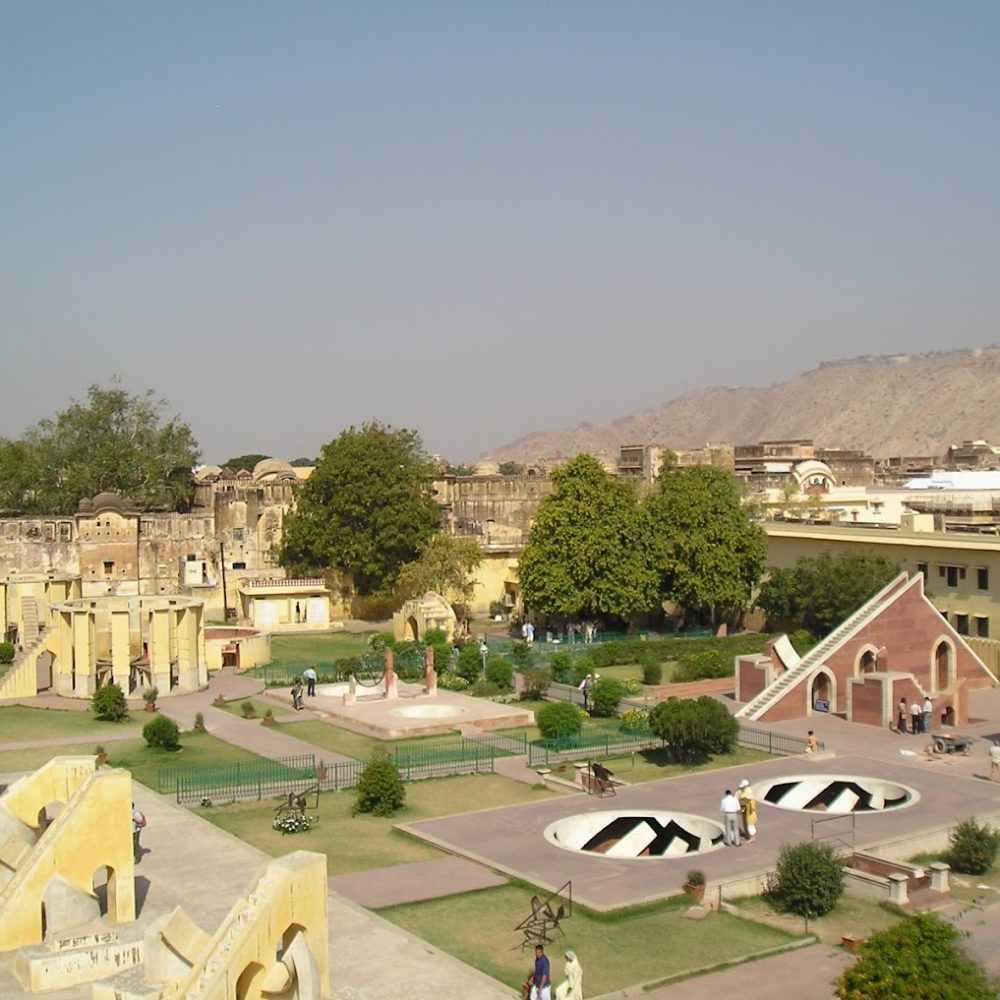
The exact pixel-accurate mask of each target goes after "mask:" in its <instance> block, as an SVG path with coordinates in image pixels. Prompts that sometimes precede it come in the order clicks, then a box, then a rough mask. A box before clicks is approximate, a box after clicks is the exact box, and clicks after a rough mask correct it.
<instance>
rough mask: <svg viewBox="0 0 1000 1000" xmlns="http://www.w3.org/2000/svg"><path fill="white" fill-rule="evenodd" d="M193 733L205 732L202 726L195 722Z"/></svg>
mask: <svg viewBox="0 0 1000 1000" xmlns="http://www.w3.org/2000/svg"><path fill="white" fill-rule="evenodd" d="M194 731H195V732H196V733H204V732H205V731H206V730H205V727H204V725H202V723H200V722H196V723H195V724H194Z"/></svg>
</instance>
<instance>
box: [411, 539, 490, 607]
mask: <svg viewBox="0 0 1000 1000" xmlns="http://www.w3.org/2000/svg"><path fill="white" fill-rule="evenodd" d="M482 561H483V550H482V549H481V548H480V547H479V543H478V542H477V541H476V540H475V539H474V538H456V537H455V536H454V535H446V534H445V533H444V532H443V531H439V532H437V533H436V534H434V535H431V537H430V538H429V539H428V540H427V542H426V544H425V545H424V547H423V550H422V551H421V553H420V555H419V557H418V558H417V559H415V560H414V561H413V562H408V563H406V565H405V566H402V567H401V568H400V570H399V575H398V576H397V577H396V587H395V592H396V596H397V597H399V598H401V599H403V600H406V599H407V598H409V597H419V596H420V595H421V594H425V593H427V591H428V590H433V591H434V592H435V593H438V594H440V595H441V596H442V597H444V598H445V599H446V600H449V601H454V602H459V603H462V604H468V603H469V601H470V600H472V593H473V590H474V589H475V585H476V581H475V579H474V578H473V577H472V575H471V574H472V571H473V570H474V569H475V568H476V567H477V566H478V565H479V564H480V563H481V562H482Z"/></svg>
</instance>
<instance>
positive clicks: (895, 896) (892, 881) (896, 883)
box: [889, 872, 910, 906]
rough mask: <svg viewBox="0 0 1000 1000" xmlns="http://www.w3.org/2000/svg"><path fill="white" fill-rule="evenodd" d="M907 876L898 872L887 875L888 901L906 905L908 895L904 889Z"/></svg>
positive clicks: (908, 898)
mask: <svg viewBox="0 0 1000 1000" xmlns="http://www.w3.org/2000/svg"><path fill="white" fill-rule="evenodd" d="M908 882H909V877H908V876H906V875H903V874H901V873H900V872H893V873H892V874H891V875H890V876H889V902H890V903H894V904H895V905H896V906H906V904H907V903H908V902H909V901H910V897H909V895H908V894H907V891H906V885H907V883H908Z"/></svg>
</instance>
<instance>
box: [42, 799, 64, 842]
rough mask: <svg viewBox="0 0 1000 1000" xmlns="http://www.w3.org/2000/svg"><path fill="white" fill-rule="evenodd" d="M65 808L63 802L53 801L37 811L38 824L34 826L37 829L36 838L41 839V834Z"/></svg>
mask: <svg viewBox="0 0 1000 1000" xmlns="http://www.w3.org/2000/svg"><path fill="white" fill-rule="evenodd" d="M65 808H66V803H65V802H59V801H58V800H56V799H53V800H52V801H51V802H49V803H48V804H47V805H44V806H42V808H41V809H39V810H38V822H37V823H36V824H35V826H36V827H37V829H38V836H39V837H41V835H42V834H43V833H45V831H46V830H47V829H48V828H49V827H50V826H51V825H52V823H53V822H54V821H55V818H56V817H57V816H58V815H59V814H60V813H61V812H62V811H63V809H65Z"/></svg>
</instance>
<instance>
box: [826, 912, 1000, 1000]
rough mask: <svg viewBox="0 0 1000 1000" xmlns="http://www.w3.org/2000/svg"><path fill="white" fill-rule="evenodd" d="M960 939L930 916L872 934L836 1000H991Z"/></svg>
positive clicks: (839, 984)
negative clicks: (893, 999) (919, 999)
mask: <svg viewBox="0 0 1000 1000" xmlns="http://www.w3.org/2000/svg"><path fill="white" fill-rule="evenodd" d="M961 937H964V935H963V934H962V933H961V932H960V931H957V930H956V929H955V927H954V926H953V925H952V924H950V923H948V921H946V920H942V919H941V918H940V917H937V916H935V915H934V914H933V913H917V914H915V915H914V916H912V917H907V918H906V919H905V920H903V921H901V922H900V923H898V924H896V925H895V926H893V927H889V928H887V929H886V930H884V931H879V932H878V933H877V934H873V935H872V936H871V938H870V939H869V940H868V941H867V942H866V943H865V944H864V945H862V946H861V954H860V957H859V958H858V960H857V962H855V963H854V965H852V966H850V967H848V968H847V969H845V970H844V972H843V973H842V974H841V977H840V979H838V980H837V983H836V994H837V997H838V998H839V1000H868V998H870V997H878V998H883V997H884V998H889V997H935V998H937V1000H994V998H995V997H996V993H995V991H994V990H993V989H991V988H990V985H989V982H988V981H987V978H986V974H985V972H984V971H983V968H982V966H980V965H979V964H977V963H976V962H973V961H972V960H971V959H970V958H969V957H968V955H966V954H965V952H964V951H963V950H962V948H961V947H960V945H959V939H960V938H961Z"/></svg>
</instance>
